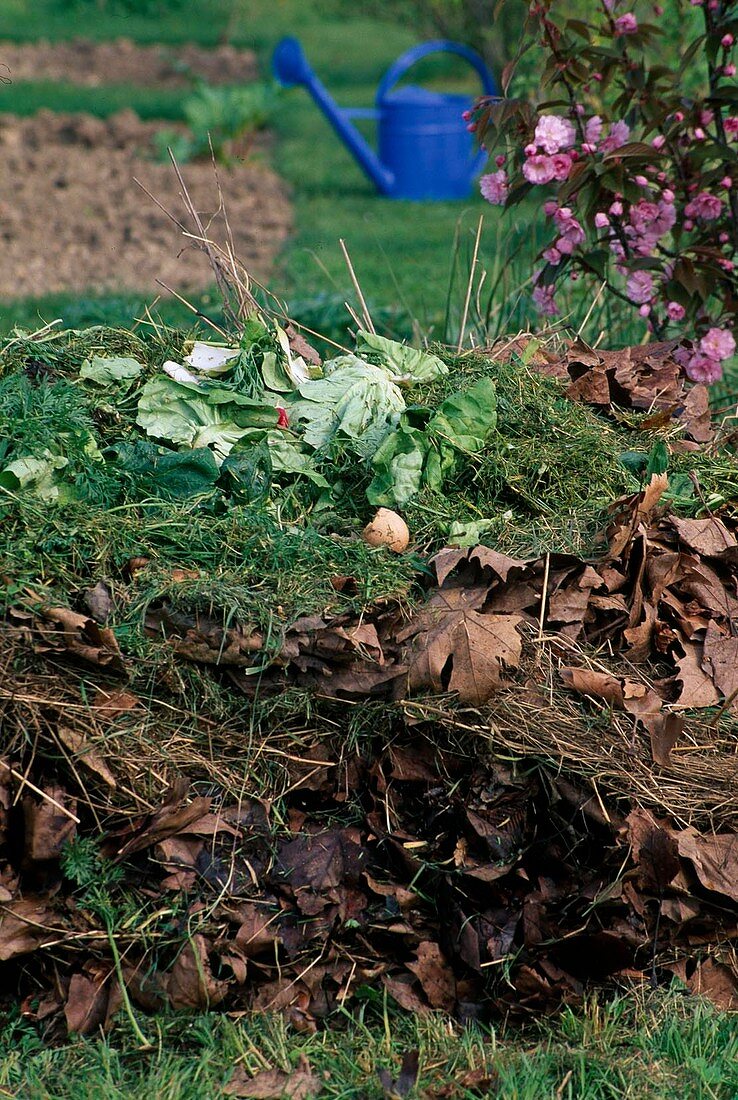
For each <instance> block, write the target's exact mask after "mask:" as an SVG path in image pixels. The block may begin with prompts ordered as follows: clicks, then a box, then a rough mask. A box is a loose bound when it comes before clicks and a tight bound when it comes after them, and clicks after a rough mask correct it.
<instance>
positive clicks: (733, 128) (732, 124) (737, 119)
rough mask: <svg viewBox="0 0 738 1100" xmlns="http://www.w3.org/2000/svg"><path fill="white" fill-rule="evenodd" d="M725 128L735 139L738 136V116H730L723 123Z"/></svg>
mask: <svg viewBox="0 0 738 1100" xmlns="http://www.w3.org/2000/svg"><path fill="white" fill-rule="evenodd" d="M723 126H724V127H725V133H726V134H730V135H731V137H735V136H736V134H738V115H728V117H727V118H726V119H725V121H724V122H723Z"/></svg>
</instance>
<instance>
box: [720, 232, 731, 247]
mask: <svg viewBox="0 0 738 1100" xmlns="http://www.w3.org/2000/svg"><path fill="white" fill-rule="evenodd" d="M718 240H719V241H720V244H727V243H728V241H729V240H730V233H721V234H720V236H719V237H718Z"/></svg>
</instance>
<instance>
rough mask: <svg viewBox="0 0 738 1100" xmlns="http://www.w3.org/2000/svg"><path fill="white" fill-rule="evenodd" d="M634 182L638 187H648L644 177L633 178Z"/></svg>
mask: <svg viewBox="0 0 738 1100" xmlns="http://www.w3.org/2000/svg"><path fill="white" fill-rule="evenodd" d="M634 180H635V182H636V183H637V184H638V186H639V187H648V180H647V179H646V177H645V176H635V177H634Z"/></svg>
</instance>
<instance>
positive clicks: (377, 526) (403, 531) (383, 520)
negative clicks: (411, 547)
mask: <svg viewBox="0 0 738 1100" xmlns="http://www.w3.org/2000/svg"><path fill="white" fill-rule="evenodd" d="M361 537H362V538H363V539H364V542H366V543H368V544H369V546H386V547H387V548H388V549H390V550H393V551H394V552H395V554H401V553H402V552H403V550H407V547H408V543H409V542H410V530H409V528H408V525H407V524H406V523H405V520H404V519H403V518H402V516H398V514H397V512H393V511H392V509H391V508H380V509H379V511H378V512H377V514H376V515H375V517H374V519H373V520H372V521H371V523H367V525H366V527H365V528H364V530H363V531H362V533H361Z"/></svg>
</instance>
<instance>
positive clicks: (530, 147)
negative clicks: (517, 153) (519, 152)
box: [523, 142, 538, 157]
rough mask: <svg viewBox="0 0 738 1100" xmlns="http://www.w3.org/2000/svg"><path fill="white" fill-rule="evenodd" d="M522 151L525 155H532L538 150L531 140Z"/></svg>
mask: <svg viewBox="0 0 738 1100" xmlns="http://www.w3.org/2000/svg"><path fill="white" fill-rule="evenodd" d="M523 152H524V153H525V155H526V157H534V156H535V155H536V153H537V152H538V146H536V145H534V144H533V142H531V143H530V145H526V147H525V149H523Z"/></svg>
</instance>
